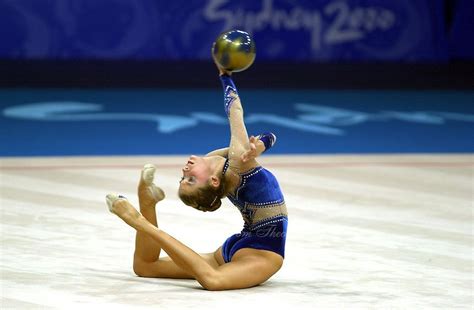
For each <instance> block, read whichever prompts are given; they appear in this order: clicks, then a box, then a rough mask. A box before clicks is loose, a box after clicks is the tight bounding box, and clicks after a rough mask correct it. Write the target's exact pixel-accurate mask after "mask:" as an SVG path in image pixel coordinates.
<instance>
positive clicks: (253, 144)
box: [240, 136, 260, 163]
mask: <svg viewBox="0 0 474 310" xmlns="http://www.w3.org/2000/svg"><path fill="white" fill-rule="evenodd" d="M259 141H260V140H259V139H257V138H256V137H254V136H250V138H249V146H250V149H249V150H247V151H245V152H244V153H242V155H241V156H240V159H241V160H242V162H244V163H246V162H248V161H249V160H252V159H255V158H257V157H258V156H259V155H260V153H259V152H258V150H257V143H258V142H259Z"/></svg>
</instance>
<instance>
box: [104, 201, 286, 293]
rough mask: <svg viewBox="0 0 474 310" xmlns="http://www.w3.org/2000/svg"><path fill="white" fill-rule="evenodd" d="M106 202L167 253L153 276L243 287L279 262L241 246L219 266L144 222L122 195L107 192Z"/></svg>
mask: <svg viewBox="0 0 474 310" xmlns="http://www.w3.org/2000/svg"><path fill="white" fill-rule="evenodd" d="M107 204H108V206H109V209H110V211H111V212H112V213H114V214H116V215H117V216H119V217H120V218H121V219H122V220H123V221H124V222H125V223H127V224H128V225H130V226H131V227H133V228H134V229H135V230H137V231H139V232H142V233H145V234H147V235H148V236H149V237H151V238H152V239H153V240H154V241H155V242H157V243H158V244H159V245H160V246H161V248H162V249H163V250H164V251H165V252H166V253H168V255H169V256H170V258H171V259H172V261H162V260H158V261H156V262H154V263H152V264H153V266H154V267H156V269H153V272H156V273H157V274H158V275H155V276H157V277H171V278H179V277H182V278H185V277H190V278H194V279H196V280H197V281H198V282H199V283H200V284H201V285H202V286H203V287H204V288H206V289H208V290H225V289H237V288H247V287H252V286H255V285H258V284H261V283H263V282H265V281H266V280H267V279H268V278H270V277H271V276H272V275H273V274H275V273H276V272H277V271H278V270H279V269H280V267H281V265H282V263H283V258H282V257H281V256H279V255H278V254H276V253H273V252H269V251H263V250H256V249H249V248H244V249H241V250H239V251H237V253H236V254H235V255H234V257H233V258H232V261H231V262H230V263H228V264H223V265H220V266H219V264H218V262H217V260H216V259H215V258H213V260H212V259H209V258H206V257H203V256H201V255H199V254H198V253H196V252H194V251H193V250H192V249H190V248H189V247H187V246H186V245H184V244H183V243H181V242H180V241H178V240H176V239H175V238H173V237H172V236H170V235H168V234H167V233H166V232H164V231H162V230H161V229H158V227H156V226H155V225H153V224H151V223H150V222H148V221H147V219H146V218H145V217H144V216H143V215H141V214H140V213H139V212H138V211H137V210H136V209H135V208H133V206H132V205H131V204H130V203H129V202H128V201H127V200H126V199H123V198H119V197H117V196H115V195H108V196H107ZM218 251H219V250H218ZM215 254H216V253H214V255H215ZM211 255H212V254H211ZM214 257H215V256H214Z"/></svg>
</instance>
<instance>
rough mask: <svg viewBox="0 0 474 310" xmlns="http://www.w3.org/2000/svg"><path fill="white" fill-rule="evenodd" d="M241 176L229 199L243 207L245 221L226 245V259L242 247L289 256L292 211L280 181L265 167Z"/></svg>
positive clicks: (224, 254) (238, 206)
mask: <svg viewBox="0 0 474 310" xmlns="http://www.w3.org/2000/svg"><path fill="white" fill-rule="evenodd" d="M239 175H240V184H239V186H238V187H237V190H236V191H235V192H234V193H233V194H231V195H228V196H227V198H229V200H230V201H232V203H233V204H234V205H235V206H236V207H237V208H238V209H239V211H240V213H241V214H242V218H243V219H244V222H245V223H244V228H243V230H242V231H241V232H240V233H239V234H235V235H233V236H231V237H229V238H228V239H227V240H226V241H225V242H224V244H223V245H222V255H223V257H224V261H225V262H226V263H228V262H230V261H231V259H232V256H233V255H234V254H235V253H236V252H237V251H238V250H240V249H242V248H253V249H260V250H268V251H272V252H275V253H277V254H280V255H281V256H282V257H285V241H286V230H287V225H288V213H287V210H286V205H285V199H284V197H283V194H282V192H281V190H280V186H279V184H278V181H277V180H276V178H275V176H274V175H273V174H272V173H271V172H270V171H268V170H267V169H265V168H263V167H261V166H258V167H256V168H253V169H252V170H250V171H247V172H245V173H240V174H239Z"/></svg>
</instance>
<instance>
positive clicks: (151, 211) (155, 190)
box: [133, 164, 216, 279]
mask: <svg viewBox="0 0 474 310" xmlns="http://www.w3.org/2000/svg"><path fill="white" fill-rule="evenodd" d="M155 170H156V168H155V166H153V165H150V164H148V165H145V166H144V168H143V170H142V172H141V176H140V181H139V183H138V200H139V204H140V213H141V214H142V215H143V217H144V218H146V219H147V221H148V222H150V224H152V225H153V226H155V227H158V222H157V219H156V210H155V207H156V204H157V203H158V202H159V201H161V200H163V199H164V197H165V194H164V192H163V190H161V188H159V187H157V186H156V185H155V184H154V183H153V179H154V174H155ZM160 252H161V247H160V246H159V244H158V243H157V242H156V241H154V240H153V238H151V237H150V236H148V235H147V234H146V233H144V232H141V231H139V230H137V234H136V238H135V253H134V256H133V270H134V272H135V274H137V275H138V276H141V277H163V278H189V279H192V278H193V277H192V275H190V274H189V273H188V272H186V271H185V270H183V269H182V268H180V267H178V266H177V265H176V264H175V263H174V262H173V261H172V260H171V259H169V258H168V257H164V258H161V259H159V257H160ZM202 256H203V257H204V258H205V259H206V260H207V261H208V262H209V263H210V264H213V265H214V264H216V262H215V259H214V253H210V254H202Z"/></svg>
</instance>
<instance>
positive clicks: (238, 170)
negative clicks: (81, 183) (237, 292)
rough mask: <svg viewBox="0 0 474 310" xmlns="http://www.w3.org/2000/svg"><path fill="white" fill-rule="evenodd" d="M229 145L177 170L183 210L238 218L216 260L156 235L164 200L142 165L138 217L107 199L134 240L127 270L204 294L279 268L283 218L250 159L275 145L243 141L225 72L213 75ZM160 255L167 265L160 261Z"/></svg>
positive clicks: (268, 140) (276, 193) (279, 200)
mask: <svg viewBox="0 0 474 310" xmlns="http://www.w3.org/2000/svg"><path fill="white" fill-rule="evenodd" d="M219 76H220V80H221V82H222V86H223V88H224V107H225V112H226V114H227V117H228V119H229V124H230V131H231V138H230V145H229V147H228V148H224V149H219V150H215V151H212V152H210V153H208V154H207V155H206V156H204V157H198V156H194V155H193V156H191V157H190V158H189V160H188V161H187V163H186V165H185V166H184V168H183V169H182V172H183V177H182V178H181V180H180V182H179V190H178V195H179V197H180V198H181V200H182V201H183V202H184V203H185V204H186V205H188V206H191V207H193V208H194V209H197V210H200V211H204V212H207V211H215V210H217V209H218V208H219V207H220V206H221V199H222V198H224V197H227V198H228V199H229V200H230V201H231V202H232V203H233V204H234V205H235V206H236V207H237V208H238V209H239V211H240V212H241V214H242V217H243V220H244V227H243V229H242V231H241V232H240V233H238V234H235V235H232V236H231V237H229V238H228V239H227V240H225V242H224V243H223V245H222V246H220V247H219V248H218V249H217V250H216V251H215V252H213V253H207V254H198V253H196V252H194V251H193V250H192V249H191V248H189V247H187V246H186V245H184V244H183V243H181V242H180V241H178V240H176V239H175V238H173V237H172V236H171V235H169V234H168V233H166V232H165V231H163V230H161V229H160V228H159V227H158V223H157V219H156V212H155V206H156V204H157V203H158V202H159V201H161V200H162V199H164V197H165V194H164V192H163V190H161V189H160V188H159V187H157V186H156V185H155V184H154V183H153V180H154V173H155V167H154V166H153V165H151V164H148V165H145V166H144V168H143V170H142V172H141V178H140V181H139V184H138V198H139V205H140V212H138V211H137V210H136V209H135V208H134V207H133V206H132V205H131V204H130V203H129V202H128V201H127V199H126V198H125V197H123V196H120V195H115V194H109V195H107V197H106V202H107V205H108V207H109V210H110V211H111V212H112V213H114V214H116V215H117V216H119V217H120V218H121V219H122V220H123V221H125V223H127V224H128V225H130V226H131V227H133V228H134V229H135V230H136V231H137V233H136V239H135V253H134V259H133V270H134V272H135V273H136V274H137V275H138V276H140V277H154V278H175V279H196V280H197V281H198V282H199V283H200V284H201V286H202V287H203V288H204V289H207V290H211V291H215V290H230V289H241V288H249V287H253V286H257V285H259V284H261V283H263V282H265V281H266V280H268V279H269V278H270V277H271V276H273V275H274V274H275V273H276V272H277V271H278V270H279V269H280V268H281V267H282V265H283V259H284V252H285V240H286V230H287V224H288V216H287V210H286V205H285V201H284V198H283V194H282V192H281V190H280V187H279V185H278V182H277V180H276V178H275V177H274V176H273V174H271V173H270V172H269V171H268V170H266V169H265V168H263V167H262V166H260V165H259V163H258V162H257V161H256V158H257V157H258V156H259V155H260V154H262V153H263V152H264V151H266V150H268V149H269V148H271V147H272V146H273V144H274V143H275V140H276V137H275V135H273V134H272V133H265V134H262V135H259V136H257V137H254V136H251V137H250V138H249V137H248V134H247V129H246V127H245V124H244V117H243V108H242V104H241V101H240V98H239V95H238V92H237V89H236V87H235V84H234V82H233V81H232V79H231V72H227V71H224V70H222V69H219ZM161 250H163V251H165V252H166V253H167V254H168V256H169V257H160V252H161Z"/></svg>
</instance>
